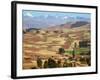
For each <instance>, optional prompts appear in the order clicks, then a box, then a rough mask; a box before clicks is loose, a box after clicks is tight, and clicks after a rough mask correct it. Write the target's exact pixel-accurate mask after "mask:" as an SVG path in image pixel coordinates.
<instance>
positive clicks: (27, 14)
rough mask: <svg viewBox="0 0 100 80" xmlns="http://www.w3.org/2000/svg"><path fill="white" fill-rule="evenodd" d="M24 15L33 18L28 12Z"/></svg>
mask: <svg viewBox="0 0 100 80" xmlns="http://www.w3.org/2000/svg"><path fill="white" fill-rule="evenodd" d="M25 15H26V16H29V17H33V15H32V13H29V12H27V13H26V14H25Z"/></svg>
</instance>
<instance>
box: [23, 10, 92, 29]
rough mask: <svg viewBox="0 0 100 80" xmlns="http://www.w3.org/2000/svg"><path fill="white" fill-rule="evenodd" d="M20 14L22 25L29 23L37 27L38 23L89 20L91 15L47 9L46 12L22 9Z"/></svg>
mask: <svg viewBox="0 0 100 80" xmlns="http://www.w3.org/2000/svg"><path fill="white" fill-rule="evenodd" d="M22 16H23V25H24V26H28V25H31V26H33V27H36V26H38V27H39V24H41V23H42V24H41V25H42V26H43V27H46V26H50V25H59V24H64V23H67V22H70V21H81V20H82V21H89V22H90V17H91V15H90V14H89V13H72V12H49V11H48V12H47V11H34V10H23V12H22ZM43 21H44V22H43ZM32 22H33V23H32ZM34 22H35V23H34ZM43 23H46V24H43ZM36 24H37V25H36Z"/></svg>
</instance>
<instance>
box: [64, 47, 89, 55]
mask: <svg viewBox="0 0 100 80" xmlns="http://www.w3.org/2000/svg"><path fill="white" fill-rule="evenodd" d="M88 51H89V48H79V49H76V50H75V54H81V53H86V52H88ZM72 53H73V50H66V51H65V54H72Z"/></svg>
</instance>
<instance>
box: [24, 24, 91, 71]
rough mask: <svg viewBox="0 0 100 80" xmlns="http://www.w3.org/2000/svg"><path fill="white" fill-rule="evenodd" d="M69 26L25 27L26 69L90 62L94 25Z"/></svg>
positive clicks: (77, 64) (86, 64)
mask: <svg viewBox="0 0 100 80" xmlns="http://www.w3.org/2000/svg"><path fill="white" fill-rule="evenodd" d="M66 26H67V25H62V26H56V27H48V28H45V29H37V30H36V29H30V30H29V31H23V69H39V68H41V69H42V68H56V67H59V68H60V67H86V66H90V65H91V55H90V54H91V51H90V38H91V37H90V35H91V34H90V25H89V24H85V25H81V26H79V27H66ZM60 49H62V50H60ZM48 59H52V60H54V61H55V63H51V64H50V65H56V66H53V67H50V66H49V64H48ZM39 61H40V63H39ZM39 64H40V65H39Z"/></svg>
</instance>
